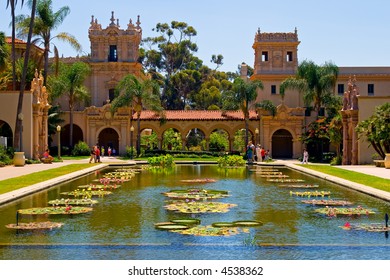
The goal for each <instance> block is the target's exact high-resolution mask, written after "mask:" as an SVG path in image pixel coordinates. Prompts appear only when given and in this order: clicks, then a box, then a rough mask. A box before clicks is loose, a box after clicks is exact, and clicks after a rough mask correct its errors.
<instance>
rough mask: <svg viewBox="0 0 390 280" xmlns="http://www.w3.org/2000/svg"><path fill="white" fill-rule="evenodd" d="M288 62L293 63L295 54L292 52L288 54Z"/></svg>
mask: <svg viewBox="0 0 390 280" xmlns="http://www.w3.org/2000/svg"><path fill="white" fill-rule="evenodd" d="M286 59H287V61H293V53H292V52H287V58H286Z"/></svg>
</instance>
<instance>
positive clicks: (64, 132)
mask: <svg viewBox="0 0 390 280" xmlns="http://www.w3.org/2000/svg"><path fill="white" fill-rule="evenodd" d="M69 132H70V125H69V124H67V125H65V126H64V127H63V128H61V146H64V147H70V143H69ZM80 141H84V137H83V131H82V129H81V128H80V127H79V126H78V125H77V124H73V137H72V142H73V146H74V145H76V144H77V143H78V142H80Z"/></svg>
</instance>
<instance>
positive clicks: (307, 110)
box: [305, 107, 311, 117]
mask: <svg viewBox="0 0 390 280" xmlns="http://www.w3.org/2000/svg"><path fill="white" fill-rule="evenodd" d="M310 116H311V108H310V107H306V108H305V117H310Z"/></svg>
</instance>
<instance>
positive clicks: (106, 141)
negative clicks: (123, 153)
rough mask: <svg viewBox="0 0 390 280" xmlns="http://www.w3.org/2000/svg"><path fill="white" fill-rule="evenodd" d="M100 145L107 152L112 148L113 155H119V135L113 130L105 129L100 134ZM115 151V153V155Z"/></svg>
mask: <svg viewBox="0 0 390 280" xmlns="http://www.w3.org/2000/svg"><path fill="white" fill-rule="evenodd" d="M98 144H99V145H100V146H103V147H104V148H105V149H106V151H107V150H108V148H109V147H110V148H111V150H112V155H114V156H115V155H118V154H119V153H120V152H119V135H118V133H117V132H116V130H115V129H113V128H109V127H108V128H105V129H103V130H102V131H101V132H100V133H99V137H98ZM114 150H115V153H114Z"/></svg>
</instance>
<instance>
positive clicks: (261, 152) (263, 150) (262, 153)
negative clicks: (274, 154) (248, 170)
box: [260, 147, 265, 161]
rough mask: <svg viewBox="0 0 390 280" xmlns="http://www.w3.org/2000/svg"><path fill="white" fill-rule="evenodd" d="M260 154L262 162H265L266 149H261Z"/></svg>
mask: <svg viewBox="0 0 390 280" xmlns="http://www.w3.org/2000/svg"><path fill="white" fill-rule="evenodd" d="M260 154H261V160H262V161H264V160H265V149H264V148H263V147H261V150H260Z"/></svg>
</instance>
